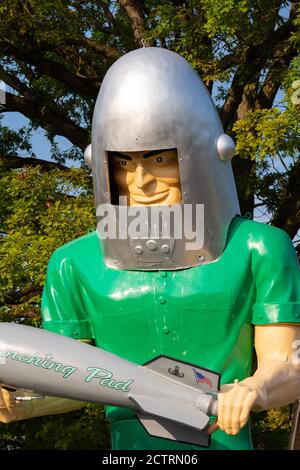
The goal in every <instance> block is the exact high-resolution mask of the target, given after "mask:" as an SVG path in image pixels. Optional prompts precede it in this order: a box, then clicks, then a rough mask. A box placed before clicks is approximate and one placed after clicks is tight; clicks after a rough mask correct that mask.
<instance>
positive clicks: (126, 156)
mask: <svg viewBox="0 0 300 470" xmlns="http://www.w3.org/2000/svg"><path fill="white" fill-rule="evenodd" d="M111 154H112V156H113V157H118V158H123V160H132V157H130V156H129V155H126V153H121V152H111Z"/></svg>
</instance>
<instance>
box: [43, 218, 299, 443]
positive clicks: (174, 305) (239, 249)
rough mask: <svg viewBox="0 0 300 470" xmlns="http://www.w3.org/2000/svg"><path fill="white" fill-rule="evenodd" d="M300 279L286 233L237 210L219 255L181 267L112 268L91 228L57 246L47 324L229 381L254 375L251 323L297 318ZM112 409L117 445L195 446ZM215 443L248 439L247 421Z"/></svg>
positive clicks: (130, 355)
mask: <svg viewBox="0 0 300 470" xmlns="http://www.w3.org/2000/svg"><path fill="white" fill-rule="evenodd" d="M299 280H300V275H299V266H298V261H297V258H296V254H295V250H294V248H293V245H292V243H291V240H290V238H289V237H288V235H287V234H286V233H285V232H283V231H282V230H280V229H277V228H274V227H271V226H268V225H263V224H260V223H256V222H253V221H249V220H245V219H243V218H240V217H237V218H235V219H233V221H232V223H231V225H230V229H229V232H228V237H227V242H226V247H225V249H224V251H223V254H222V256H221V257H220V258H219V260H217V261H215V262H213V263H210V264H207V265H202V266H198V267H194V268H189V269H182V270H178V271H168V272H166V271H153V272H149V271H126V270H114V269H111V268H108V267H106V266H105V264H104V261H103V255H102V253H101V248H100V243H99V240H98V237H97V233H96V232H93V233H91V234H89V235H86V236H84V237H81V238H79V239H77V240H74V241H72V242H71V243H68V244H66V245H64V246H62V247H60V248H59V249H58V250H56V251H55V253H53V255H52V256H51V259H50V262H49V266H48V271H47V280H46V284H45V288H44V293H43V300H42V312H43V327H44V328H45V329H48V330H50V331H54V332H57V333H61V334H64V335H67V336H70V337H73V338H78V339H80V338H90V339H93V340H94V341H95V344H96V346H98V347H101V348H103V349H105V350H107V351H110V352H113V353H114V354H117V355H119V356H121V357H123V358H126V359H128V360H130V361H133V362H135V363H138V364H143V363H145V362H146V361H149V360H150V359H152V358H154V357H156V356H158V355H161V354H164V355H168V356H172V357H174V358H176V359H182V360H184V361H187V362H190V363H195V364H197V365H199V366H202V367H205V368H208V369H211V370H214V371H216V372H219V373H220V374H221V383H222V384H224V383H232V382H233V381H234V379H239V380H242V379H244V378H245V377H248V376H249V375H251V366H252V354H253V325H263V324H270V323H282V322H299V321H300V282H299ZM107 416H108V419H109V420H110V421H111V423H112V441H113V448H118V449H134V448H135V449H196V448H197V447H196V446H190V445H184V444H181V443H176V442H172V441H167V440H164V439H159V438H153V437H150V436H148V434H147V433H146V431H144V429H143V428H142V426H141V425H140V424H139V422H138V421H137V420H136V418H135V415H134V414H133V412H132V411H131V410H127V409H121V408H116V407H107ZM198 448H199V447H198ZM211 448H212V449H219V448H235V449H246V448H251V438H250V433H249V427H245V428H244V429H243V430H242V431H241V432H240V433H239V434H238V435H236V436H228V435H227V434H225V433H224V432H222V431H217V432H216V433H214V434H213V438H212V443H211Z"/></svg>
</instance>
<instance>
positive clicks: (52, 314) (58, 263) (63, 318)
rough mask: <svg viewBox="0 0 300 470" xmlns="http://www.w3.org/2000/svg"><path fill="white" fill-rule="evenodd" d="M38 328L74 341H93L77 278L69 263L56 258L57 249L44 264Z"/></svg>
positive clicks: (81, 288) (78, 278)
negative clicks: (44, 271) (46, 267)
mask: <svg viewBox="0 0 300 470" xmlns="http://www.w3.org/2000/svg"><path fill="white" fill-rule="evenodd" d="M42 326H43V328H44V329H45V330H49V331H52V332H54V333H60V334H62V335H65V336H69V337H71V338H74V339H91V340H93V339H94V338H93V333H92V328H91V322H90V318H89V315H88V312H87V311H86V308H85V304H84V294H83V287H82V286H81V284H80V276H79V275H78V274H77V273H76V269H75V268H74V266H73V264H72V261H71V260H70V259H69V258H67V257H64V256H60V255H59V250H58V251H56V252H54V253H53V255H52V256H51V258H50V261H49V264H48V269H47V276H46V282H45V285H44V290H43V296H42Z"/></svg>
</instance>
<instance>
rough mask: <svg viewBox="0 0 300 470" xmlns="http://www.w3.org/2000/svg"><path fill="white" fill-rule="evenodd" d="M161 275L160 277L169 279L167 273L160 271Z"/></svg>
mask: <svg viewBox="0 0 300 470" xmlns="http://www.w3.org/2000/svg"><path fill="white" fill-rule="evenodd" d="M159 275H160V277H167V273H166V271H160V272H159Z"/></svg>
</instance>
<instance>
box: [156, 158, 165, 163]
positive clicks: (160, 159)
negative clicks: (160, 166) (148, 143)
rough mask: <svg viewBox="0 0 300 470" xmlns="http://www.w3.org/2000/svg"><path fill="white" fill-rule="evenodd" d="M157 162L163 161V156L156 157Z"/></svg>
mask: <svg viewBox="0 0 300 470" xmlns="http://www.w3.org/2000/svg"><path fill="white" fill-rule="evenodd" d="M155 160H156V161H157V163H161V162H162V161H163V157H156V159H155Z"/></svg>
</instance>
